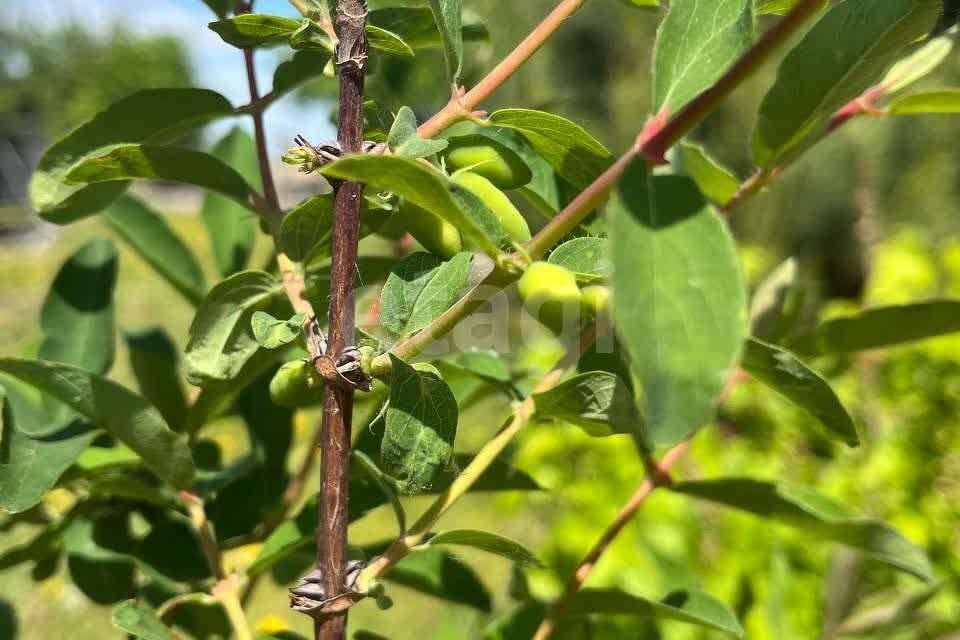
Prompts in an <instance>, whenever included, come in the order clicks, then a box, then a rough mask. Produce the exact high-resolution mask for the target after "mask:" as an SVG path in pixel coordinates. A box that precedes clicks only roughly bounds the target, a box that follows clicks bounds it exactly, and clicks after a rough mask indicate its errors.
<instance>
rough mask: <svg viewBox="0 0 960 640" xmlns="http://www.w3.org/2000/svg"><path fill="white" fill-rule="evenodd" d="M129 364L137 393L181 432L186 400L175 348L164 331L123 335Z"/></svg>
mask: <svg viewBox="0 0 960 640" xmlns="http://www.w3.org/2000/svg"><path fill="white" fill-rule="evenodd" d="M124 337H125V338H126V341H127V347H128V348H129V349H130V364H131V365H132V366H133V373H134V375H135V376H136V378H137V385H138V386H139V388H140V393H141V394H142V395H143V397H144V398H146V399H147V401H149V402H150V403H151V404H152V405H153V406H155V407H156V408H157V409H158V410H159V411H160V414H161V415H162V416H163V419H164V420H166V422H167V424H168V425H170V428H171V429H173V430H174V431H178V432H179V431H183V429H184V426H185V423H186V418H187V398H186V394H185V393H184V390H183V384H182V383H181V380H180V367H179V357H178V353H177V351H178V350H177V347H176V346H175V345H174V343H173V340H171V339H170V336H168V335H167V333H166V332H165V331H164V330H163V329H159V328H155V329H148V330H145V331H138V332H132V333H126V334H125V335H124Z"/></svg>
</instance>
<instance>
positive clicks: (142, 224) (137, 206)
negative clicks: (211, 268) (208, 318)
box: [102, 196, 207, 305]
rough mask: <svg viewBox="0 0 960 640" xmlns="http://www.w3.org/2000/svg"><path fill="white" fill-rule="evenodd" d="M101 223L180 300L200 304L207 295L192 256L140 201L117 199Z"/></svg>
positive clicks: (197, 264) (197, 266)
mask: <svg viewBox="0 0 960 640" xmlns="http://www.w3.org/2000/svg"><path fill="white" fill-rule="evenodd" d="M102 218H103V221H104V222H105V223H106V224H107V226H108V227H110V229H111V230H113V231H114V232H115V233H116V234H117V235H118V236H120V237H121V238H122V239H123V240H124V241H125V242H126V243H127V244H129V245H130V247H131V248H132V249H133V250H134V251H135V252H136V253H137V255H139V256H140V257H141V258H143V259H144V261H145V262H146V263H147V264H149V265H150V266H151V267H152V268H153V270H154V271H156V272H157V274H158V275H159V276H160V277H161V278H163V279H164V280H166V281H167V282H168V283H169V284H170V285H171V286H172V287H173V288H174V289H176V290H177V291H178V292H179V293H180V294H181V295H182V296H183V297H184V298H186V299H187V300H189V301H190V302H191V303H193V304H194V305H197V304H200V301H201V300H203V296H204V294H206V292H207V284H206V282H205V280H204V277H203V270H202V269H201V268H200V264H199V263H198V262H197V258H196V256H194V254H193V252H192V251H191V250H190V248H189V247H187V245H186V244H184V242H183V240H181V239H180V238H179V237H178V236H177V235H176V234H175V233H174V232H173V231H172V230H171V229H170V227H169V226H168V225H167V223H166V221H165V220H164V219H163V218H162V217H161V216H160V215H159V214H157V213H156V212H155V211H153V210H152V209H150V208H149V207H148V206H147V205H146V204H144V203H143V201H141V200H139V199H137V198H133V197H129V196H121V197H120V198H119V199H118V200H117V201H116V202H114V203H113V204H112V205H110V207H109V208H107V210H106V211H105V212H104V213H103V216H102Z"/></svg>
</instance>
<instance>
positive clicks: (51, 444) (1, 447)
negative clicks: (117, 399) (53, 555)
mask: <svg viewBox="0 0 960 640" xmlns="http://www.w3.org/2000/svg"><path fill="white" fill-rule="evenodd" d="M15 421H16V416H15V415H14V412H13V409H12V407H11V404H10V401H9V400H8V399H7V397H6V392H5V391H4V389H3V387H0V509H2V510H3V511H8V512H11V513H20V512H22V511H26V510H27V509H29V508H30V507H33V506H34V505H36V504H38V503H39V502H40V501H41V500H42V499H43V496H44V494H46V493H47V491H49V490H50V489H52V488H53V485H54V484H56V482H57V480H59V478H60V475H61V474H62V473H63V472H64V471H66V470H67V468H68V467H70V465H72V464H73V463H74V461H75V460H76V459H77V457H78V456H79V455H80V452H82V451H83V450H84V449H86V448H87V447H88V446H89V445H90V443H91V442H93V438H94V437H95V436H96V432H95V431H94V430H92V429H91V428H90V427H89V426H88V425H84V424H82V423H80V422H73V423H72V424H70V425H69V426H67V427H66V428H64V429H62V430H60V431H58V432H56V433H53V434H51V435H46V436H43V437H36V438H35V437H31V436H29V435H27V434H26V433H24V432H23V431H21V430H20V429H19V428H18V426H17V423H16V422H15Z"/></svg>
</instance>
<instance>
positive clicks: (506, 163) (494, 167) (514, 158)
mask: <svg viewBox="0 0 960 640" xmlns="http://www.w3.org/2000/svg"><path fill="white" fill-rule="evenodd" d="M444 159H445V160H446V165H447V168H449V169H450V170H452V171H460V170H461V169H467V170H469V171H472V172H474V173H476V174H479V175H481V176H483V177H484V178H486V179H487V180H489V181H490V182H492V183H493V184H494V185H496V186H497V187H499V188H501V189H516V188H518V187H522V186H523V185H525V184H527V183H529V182H530V180H531V179H532V178H533V174H531V172H530V167H528V166H527V164H526V163H525V162H524V161H523V160H522V159H521V158H520V156H518V155H517V154H516V153H515V152H514V151H513V150H512V149H510V148H508V147H506V146H505V145H503V144H501V143H499V142H497V141H496V140H492V139H491V138H488V137H486V136H481V135H476V134H475V135H469V136H459V137H456V138H451V139H450V145H449V146H448V147H447V148H446V150H445V151H444Z"/></svg>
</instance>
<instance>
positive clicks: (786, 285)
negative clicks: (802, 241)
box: [750, 258, 798, 342]
mask: <svg viewBox="0 0 960 640" xmlns="http://www.w3.org/2000/svg"><path fill="white" fill-rule="evenodd" d="M796 287H797V261H796V260H794V259H793V258H788V259H787V260H784V261H783V263H782V264H780V266H778V267H777V268H776V269H774V270H773V271H772V272H771V273H770V275H768V276H767V277H766V278H764V279H763V282H761V283H760V284H759V285H758V286H757V290H756V291H754V293H753V297H752V298H751V299H750V333H751V334H752V335H753V336H754V337H755V338H760V339H761V340H766V341H767V342H778V341H779V340H780V338H782V337H783V336H785V335H786V334H787V332H788V331H789V330H790V325H791V324H792V323H793V320H794V319H795V317H793V316H795V313H792V312H793V311H795V309H793V307H795V306H797V305H796V304H791V303H795V302H796V301H797V300H796V297H797V294H796V292H797V291H798V290H797V288H796ZM791 298H793V299H792V300H791Z"/></svg>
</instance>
